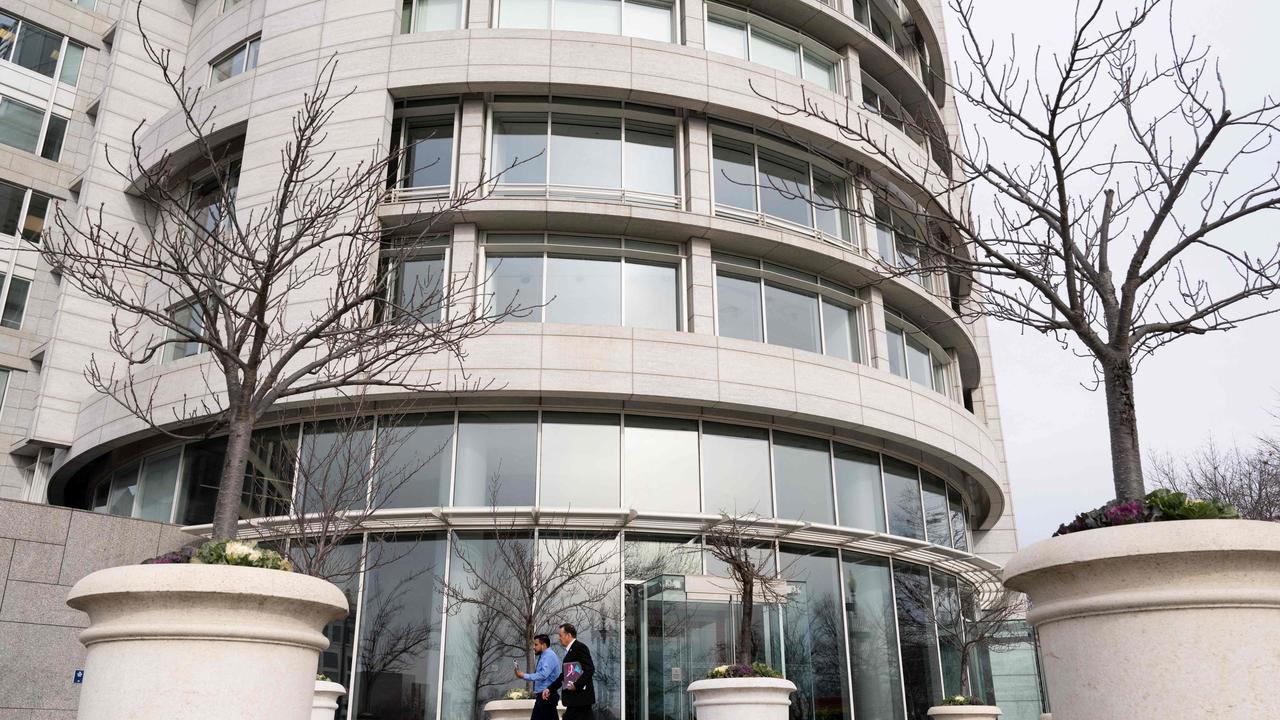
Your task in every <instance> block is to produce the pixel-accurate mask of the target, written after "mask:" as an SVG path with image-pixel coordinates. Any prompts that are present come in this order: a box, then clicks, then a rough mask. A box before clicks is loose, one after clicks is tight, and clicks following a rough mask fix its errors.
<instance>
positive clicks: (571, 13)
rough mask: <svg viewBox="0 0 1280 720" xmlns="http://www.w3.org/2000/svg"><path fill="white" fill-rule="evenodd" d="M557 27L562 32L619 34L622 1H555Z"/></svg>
mask: <svg viewBox="0 0 1280 720" xmlns="http://www.w3.org/2000/svg"><path fill="white" fill-rule="evenodd" d="M555 15H556V18H555V26H556V27H557V28H559V29H561V30H579V31H582V32H598V33H613V34H614V35H616V34H618V33H619V32H620V31H621V25H620V23H621V22H622V2H621V0H555Z"/></svg>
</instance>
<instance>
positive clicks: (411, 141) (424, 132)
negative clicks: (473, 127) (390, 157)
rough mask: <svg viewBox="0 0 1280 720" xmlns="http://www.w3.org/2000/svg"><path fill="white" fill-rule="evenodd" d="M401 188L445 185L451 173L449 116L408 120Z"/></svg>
mask: <svg viewBox="0 0 1280 720" xmlns="http://www.w3.org/2000/svg"><path fill="white" fill-rule="evenodd" d="M405 154H406V156H407V157H406V158H405V160H406V162H405V177H404V186H405V187H414V188H420V187H448V186H449V180H450V178H451V177H452V176H453V116H451V115H450V116H443V117H434V118H430V119H422V120H410V121H409V122H408V132H407V137H406V139H405Z"/></svg>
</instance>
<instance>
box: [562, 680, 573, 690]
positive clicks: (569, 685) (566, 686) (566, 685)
mask: <svg viewBox="0 0 1280 720" xmlns="http://www.w3.org/2000/svg"><path fill="white" fill-rule="evenodd" d="M564 689H565V690H573V689H574V687H573V681H572V680H566V681H565V683H564Z"/></svg>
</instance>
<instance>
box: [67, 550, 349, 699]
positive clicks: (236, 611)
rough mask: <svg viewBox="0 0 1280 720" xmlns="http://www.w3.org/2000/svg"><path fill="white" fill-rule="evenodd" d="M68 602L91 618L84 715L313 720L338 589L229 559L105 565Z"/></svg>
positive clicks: (339, 606)
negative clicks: (322, 653) (327, 626)
mask: <svg viewBox="0 0 1280 720" xmlns="http://www.w3.org/2000/svg"><path fill="white" fill-rule="evenodd" d="M67 604H68V605H70V606H71V607H73V608H75V609H77V610H83V611H84V612H86V613H88V615H89V627H88V628H87V629H86V630H85V631H84V632H82V633H81V634H80V642H81V643H83V644H84V645H85V647H86V648H88V654H87V656H86V658H85V665H84V686H83V688H82V689H81V691H80V711H79V714H78V715H77V718H78V719H79V720H126V719H127V720H173V719H174V718H183V719H184V720H224V719H225V718H237V720H306V719H307V718H310V717H311V710H312V700H313V696H314V694H315V677H316V661H317V659H318V656H319V653H320V651H321V650H322V649H324V648H325V647H327V646H328V645H329V641H328V639H327V638H326V637H325V636H324V634H323V633H322V632H321V630H322V629H323V628H324V626H325V624H326V623H328V622H329V621H331V620H336V619H338V618H342V617H345V616H346V614H347V599H346V597H345V596H344V595H343V594H342V591H341V590H339V589H338V588H337V587H336V586H334V585H332V584H330V583H328V582H325V581H323V580H318V579H316V578H313V577H308V576H306V575H299V574H296V573H290V572H283V571H280V570H262V569H258V568H246V567H232V566H227V565H128V566H124V567H115V568H108V569H106V570H99V571H98V572H95V573H92V574H90V575H88V576H87V577H85V578H84V579H83V580H81V581H80V582H78V583H76V585H75V587H73V588H71V594H70V596H69V597H68V599H67Z"/></svg>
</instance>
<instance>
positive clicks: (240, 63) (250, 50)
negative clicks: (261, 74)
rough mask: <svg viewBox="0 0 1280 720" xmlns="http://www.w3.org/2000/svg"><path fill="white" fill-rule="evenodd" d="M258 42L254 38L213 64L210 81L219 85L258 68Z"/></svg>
mask: <svg viewBox="0 0 1280 720" xmlns="http://www.w3.org/2000/svg"><path fill="white" fill-rule="evenodd" d="M258 44H259V40H258V39H257V38H254V39H253V40H250V41H248V42H247V43H245V44H244V45H241V46H240V47H237V48H236V49H235V50H234V51H232V52H231V53H230V54H228V55H226V56H224V57H223V58H222V59H220V60H217V61H215V62H214V63H213V65H212V67H213V71H212V79H213V82H215V83H219V82H222V81H223V80H229V79H231V78H233V77H235V76H237V75H239V74H241V73H243V72H245V71H246V70H252V69H254V68H255V67H257V66H258Z"/></svg>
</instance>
